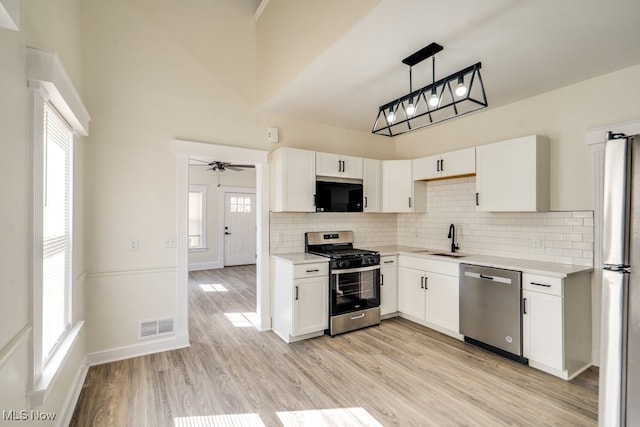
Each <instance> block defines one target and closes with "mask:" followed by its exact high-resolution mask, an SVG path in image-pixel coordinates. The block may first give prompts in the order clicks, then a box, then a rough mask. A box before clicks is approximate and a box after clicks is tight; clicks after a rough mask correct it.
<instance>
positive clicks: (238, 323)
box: [224, 313, 257, 328]
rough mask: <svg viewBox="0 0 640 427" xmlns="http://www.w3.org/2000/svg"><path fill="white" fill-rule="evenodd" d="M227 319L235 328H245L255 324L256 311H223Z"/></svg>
mask: <svg viewBox="0 0 640 427" xmlns="http://www.w3.org/2000/svg"><path fill="white" fill-rule="evenodd" d="M224 315H225V316H227V319H229V321H230V322H231V324H232V325H233V326H235V327H236V328H247V327H249V326H255V322H256V320H257V314H256V313H225V314H224Z"/></svg>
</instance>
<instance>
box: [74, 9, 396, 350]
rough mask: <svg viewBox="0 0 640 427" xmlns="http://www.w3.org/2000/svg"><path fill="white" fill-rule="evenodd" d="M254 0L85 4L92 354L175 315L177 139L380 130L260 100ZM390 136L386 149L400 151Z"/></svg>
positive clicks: (352, 143)
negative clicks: (294, 112)
mask: <svg viewBox="0 0 640 427" xmlns="http://www.w3.org/2000/svg"><path fill="white" fill-rule="evenodd" d="M251 3H252V2H249V1H240V0H237V1H236V0H233V1H231V0H225V1H215V2H211V1H208V0H187V1H185V2H171V1H168V0H160V1H158V0H138V1H136V2H131V1H127V0H113V1H109V2H96V1H91V2H84V3H83V9H82V12H83V15H82V24H83V59H84V62H83V66H84V73H85V83H86V87H85V93H86V104H87V108H88V109H89V111H90V112H91V115H92V117H93V121H92V129H91V135H90V137H89V144H87V146H86V154H85V158H86V161H87V170H90V171H91V173H90V174H88V175H87V179H86V182H85V185H86V188H87V200H86V217H87V226H86V229H87V236H86V242H87V244H86V264H87V270H88V274H87V289H86V300H87V306H88V314H87V324H88V329H89V331H90V340H89V342H88V351H89V352H90V353H91V354H92V355H93V356H95V358H96V359H101V360H104V359H105V358H108V357H110V356H109V355H110V354H111V355H114V354H115V353H113V352H112V350H113V349H114V348H115V349H120V350H118V352H119V353H117V354H120V355H123V354H125V353H126V352H136V351H142V349H143V348H149V347H148V346H147V344H148V343H149V341H145V342H141V341H138V340H136V339H135V338H134V336H135V331H136V329H137V327H138V321H139V320H141V319H144V318H145V317H151V318H153V317H164V316H169V315H174V316H175V314H176V305H175V297H176V295H177V293H178V289H177V278H176V274H177V271H176V263H177V253H176V249H175V248H165V247H164V238H165V237H177V236H176V235H177V209H178V204H179V203H184V204H186V203H187V201H186V200H183V201H179V200H178V199H177V188H176V183H177V166H176V160H175V158H174V157H173V156H172V155H171V153H170V151H169V144H170V141H171V140H173V139H175V138H178V139H186V140H191V141H202V142H209V143H215V144H224V145H233V146H243V147H248V148H256V149H261V150H267V151H268V150H272V149H274V148H276V146H275V145H273V144H269V143H268V142H267V138H266V132H267V128H268V127H270V126H278V127H279V128H280V135H281V144H278V145H290V146H295V145H298V144H300V145H304V146H305V148H307V147H309V148H311V147H312V149H317V150H322V148H323V147H328V148H331V149H337V150H342V149H344V150H349V151H357V152H362V153H364V152H366V151H367V149H368V147H369V142H370V141H371V140H372V139H373V137H372V136H371V135H370V134H369V133H362V132H355V131H350V130H345V129H339V128H335V127H331V126H327V125H320V124H313V123H308V122H304V121H300V120H296V119H292V118H286V117H281V116H278V115H275V114H272V113H266V112H263V111H261V110H260V109H259V108H258V107H256V103H255V99H256V75H257V71H256V46H255V44H256V40H255V18H254V16H253V12H254V10H253V9H252V8H251ZM115 29H117V30H115ZM231 41H232V42H231ZM386 142H387V144H382V143H380V144H379V145H378V146H379V149H378V154H380V153H388V154H391V155H393V152H394V150H395V148H394V146H393V144H389V141H386ZM374 151H375V150H374ZM130 240H138V243H139V247H138V250H136V251H130V250H129V249H128V242H129V241H130ZM130 285H131V286H133V288H130ZM132 298H137V299H136V300H135V301H134V302H135V303H134V302H132V301H131V300H132ZM175 344H176V345H178V342H177V341H176V343H175ZM145 346H147V347H145ZM93 356H92V357H93ZM114 357H115V356H114Z"/></svg>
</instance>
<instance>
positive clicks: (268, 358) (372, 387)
mask: <svg viewBox="0 0 640 427" xmlns="http://www.w3.org/2000/svg"><path fill="white" fill-rule="evenodd" d="M224 289H226V291H225V290H224ZM189 299H190V302H189V303H190V308H189V321H190V325H189V329H190V341H191V347H189V348H185V349H181V350H175V351H169V352H165V353H160V354H154V355H149V356H143V357H137V358H134V359H129V360H124V361H120V362H114V363H108V364H105V365H100V366H95V367H92V368H91V369H90V370H89V373H88V375H87V378H86V381H85V384H84V386H83V389H82V393H81V395H80V398H79V401H78V404H77V406H76V410H75V413H74V416H73V420H72V423H71V425H73V426H196V425H197V426H236V425H238V426H240V425H242V426H262V425H266V426H281V425H285V426H294V425H310V426H318V425H327V426H336V425H342V426H358V425H363V426H372V425H384V426H449V425H451V426H454V425H455V426H457V425H468V426H502V425H516V426H550V425H559V426H560V425H561V426H589V425H596V424H597V381H598V372H597V369H595V368H592V369H589V370H588V371H586V372H585V373H583V374H582V375H581V376H580V377H578V378H577V379H576V380H574V381H572V382H565V381H563V380H560V379H558V378H555V377H552V376H550V375H547V374H545V373H542V372H539V371H536V370H535V369H532V368H529V367H526V366H522V365H519V364H517V363H515V362H512V361H509V360H507V359H504V358H502V357H499V356H497V355H494V354H491V353H488V352H486V351H484V350H481V349H478V348H475V347H473V346H471V345H469V344H465V343H464V342H460V341H458V340H455V339H452V338H450V337H447V336H444V335H442V334H439V333H437V332H435V331H432V330H430V329H427V328H424V327H422V326H419V325H416V324H414V323H412V322H409V321H407V320H404V319H399V318H395V319H390V320H386V321H383V322H382V325H381V326H379V327H372V328H368V329H364V330H360V331H355V332H351V333H348V334H344V335H340V336H337V337H334V338H329V337H327V336H324V337H319V338H315V339H311V340H307V341H303V342H299V343H294V344H286V343H284V342H283V341H282V340H281V339H280V338H278V337H277V336H276V335H275V334H274V333H273V332H258V331H257V330H256V329H255V328H253V327H251V326H248V325H249V322H248V321H247V316H248V315H247V314H246V313H250V312H253V311H254V310H255V268H254V267H253V266H241V267H232V268H225V269H222V270H211V271H205V272H196V273H193V274H192V275H191V276H190V281H189ZM323 422H324V423H325V424H322V423H323ZM378 423H379V424H378Z"/></svg>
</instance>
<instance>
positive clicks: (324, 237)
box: [305, 231, 380, 336]
mask: <svg viewBox="0 0 640 427" xmlns="http://www.w3.org/2000/svg"><path fill="white" fill-rule="evenodd" d="M305 251H306V252H308V253H312V254H315V255H320V256H324V257H327V258H329V295H328V298H329V330H328V332H329V335H331V336H333V335H336V334H341V333H344V332H349V331H353V330H356V329H360V328H364V327H367V326H373V325H379V324H380V255H379V254H378V253H377V252H375V251H369V250H364V249H357V248H354V247H353V232H352V231H329V232H326V231H325V232H313V233H305Z"/></svg>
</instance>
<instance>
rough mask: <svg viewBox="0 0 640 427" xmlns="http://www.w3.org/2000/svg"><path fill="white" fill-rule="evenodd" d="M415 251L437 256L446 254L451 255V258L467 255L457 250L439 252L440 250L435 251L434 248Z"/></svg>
mask: <svg viewBox="0 0 640 427" xmlns="http://www.w3.org/2000/svg"><path fill="white" fill-rule="evenodd" d="M415 253H420V254H427V255H435V256H446V257H450V258H464V257H466V256H467V255H464V254H460V253H457V252H438V251H434V250H433V249H425V250H423V251H415Z"/></svg>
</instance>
